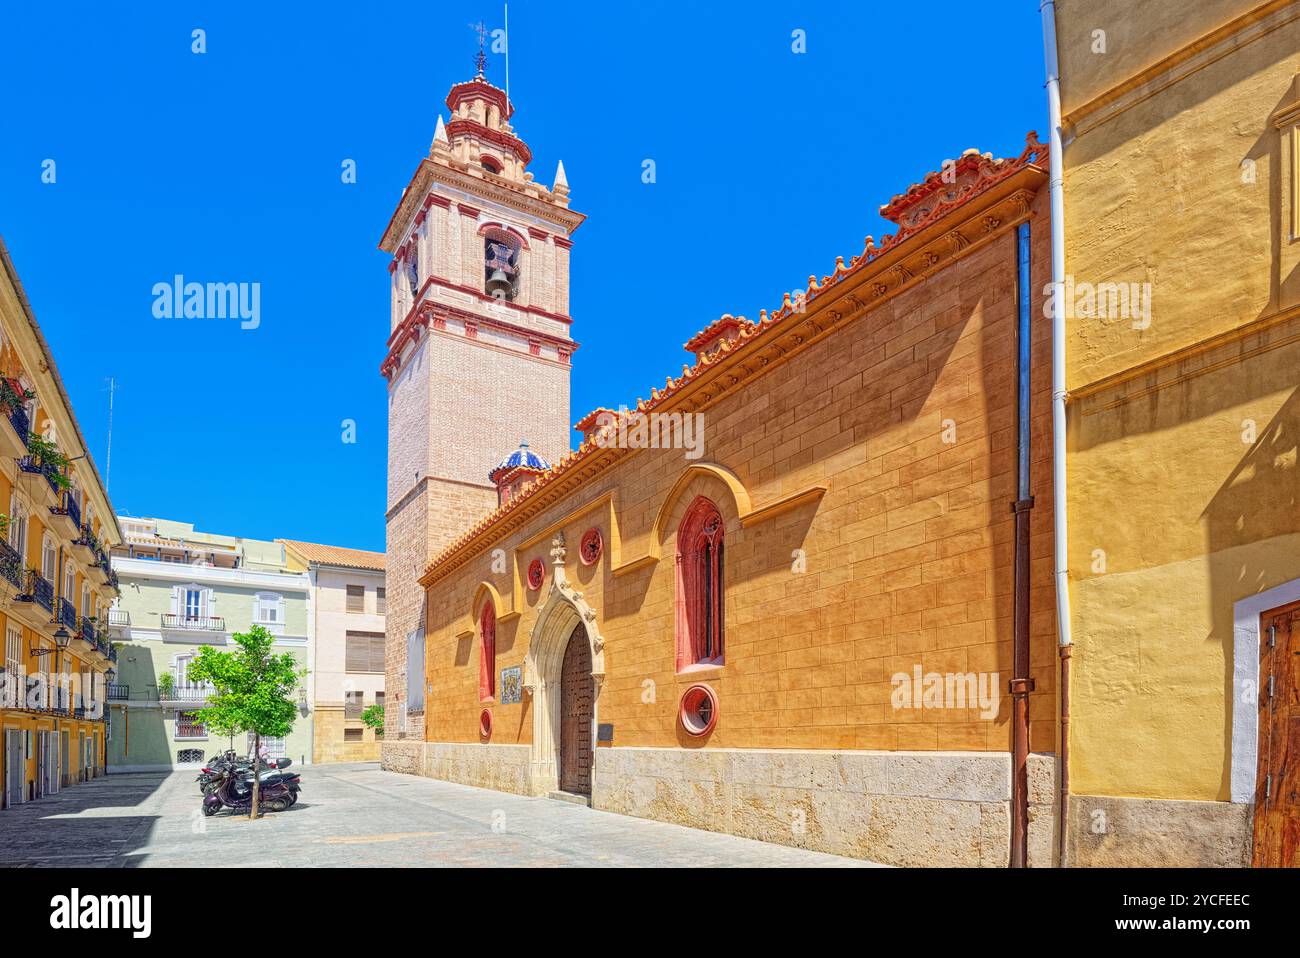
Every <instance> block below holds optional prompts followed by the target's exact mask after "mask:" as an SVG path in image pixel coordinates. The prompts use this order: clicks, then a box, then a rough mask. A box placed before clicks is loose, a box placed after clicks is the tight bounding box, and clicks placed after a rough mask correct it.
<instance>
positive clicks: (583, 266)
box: [0, 0, 1046, 549]
mask: <svg viewBox="0 0 1300 958" xmlns="http://www.w3.org/2000/svg"><path fill="white" fill-rule="evenodd" d="M289 6H291V5H287V4H286V5H280V4H267V3H258V4H254V3H244V2H235V3H230V4H223V5H220V7H218V5H215V4H212V5H209V4H203V5H200V4H195V3H169V4H153V5H151V4H143V3H142V4H133V5H128V6H126V7H123V8H118V9H111V8H108V7H105V6H104V5H102V4H94V5H89V4H87V5H84V6H79V5H78V4H65V5H60V6H59V7H58V8H57V9H54V8H50V7H48V6H44V7H43V6H42V5H38V4H23V5H18V6H16V7H14V8H13V9H11V10H10V11H9V12H8V13H7V14H6V18H5V19H6V26H5V30H4V31H3V33H0V88H2V89H4V91H5V97H4V99H5V107H6V114H7V115H6V117H5V120H4V127H3V134H2V136H3V144H2V146H0V234H3V236H4V239H5V242H6V244H7V245H8V247H9V251H10V255H11V256H12V257H13V260H14V262H15V264H16V266H17V268H18V272H19V276H20V277H21V278H22V280H23V283H24V285H25V287H26V290H27V294H28V297H29V299H30V300H31V302H32V305H33V308H34V310H35V312H36V316H37V319H38V320H39V322H40V323H41V326H42V328H43V329H44V331H45V334H46V336H47V337H48V339H49V341H50V343H51V345H52V348H53V350H54V354H55V359H56V361H57V363H58V364H59V368H60V371H61V373H62V375H63V377H64V380H65V382H66V383H67V386H68V389H69V392H70V393H71V395H72V400H73V404H74V407H75V409H76V412H77V415H78V418H79V420H80V422H81V426H82V429H83V431H84V432H85V434H86V436H87V439H88V441H89V442H90V444H91V446H92V450H93V455H94V458H95V460H96V462H97V463H98V465H99V467H100V471H101V473H103V471H104V468H105V449H106V441H107V426H108V391H107V378H108V377H109V376H113V377H115V378H116V381H117V384H118V391H117V393H116V403H115V409H114V419H113V450H112V473H111V493H112V497H113V500H114V504H115V505H116V507H117V509H118V511H119V512H123V513H126V514H131V515H161V516H166V517H168V518H174V519H181V520H187V521H193V522H194V523H196V524H197V525H198V526H199V527H200V528H201V529H204V530H206V531H211V532H221V533H226V534H232V535H245V536H254V537H259V538H275V537H286V538H295V539H308V540H316V541H321V542H329V543H334V544H339V545H347V546H354V547H358V548H371V549H382V548H383V547H384V509H385V502H384V499H385V471H386V453H385V446H386V422H385V395H386V393H385V382H384V380H383V378H382V377H381V376H380V375H379V372H378V367H379V363H380V361H381V360H382V359H383V357H384V342H385V339H386V338H387V335H388V302H387V299H388V273H387V270H386V266H387V262H388V257H387V256H386V255H385V254H384V253H382V252H380V251H379V250H378V249H377V243H378V241H379V237H380V234H381V233H382V231H383V228H384V226H385V224H386V223H387V222H388V218H389V216H390V215H391V213H392V211H393V208H394V207H395V205H396V203H397V201H398V199H399V197H400V194H401V191H402V189H403V187H405V185H406V184H407V182H408V180H409V178H410V175H411V173H412V172H413V170H414V168H415V166H416V164H417V163H418V162H419V160H420V158H421V157H422V156H423V155H425V153H426V152H427V151H428V147H429V141H430V140H431V138H432V136H433V129H434V124H435V120H436V116H437V114H438V112H439V111H442V112H443V113H444V115H445V113H446V107H445V105H444V102H443V101H444V98H445V97H446V93H447V90H448V88H449V87H450V86H451V84H452V83H454V82H456V81H459V80H463V79H467V78H468V77H470V76H471V75H472V74H473V54H474V53H475V52H476V40H475V37H474V34H473V33H472V31H471V30H470V28H469V26H468V24H470V23H471V22H475V21H478V20H480V19H482V20H484V21H485V22H486V24H487V26H488V27H489V28H494V27H499V26H501V25H502V6H501V4H500V3H460V2H440V3H435V4H404V5H400V6H397V7H393V6H385V5H378V4H369V5H368V4H358V3H348V4H338V5H335V4H330V3H318V4H313V5H311V6H306V5H302V6H301V8H300V9H298V10H293V11H291V10H288V9H283V8H284V7H289ZM293 6H297V5H293ZM810 6H812V5H805V4H796V3H793V2H790V3H784V4H775V3H753V2H750V3H741V2H737V3H706V4H689V5H688V4H667V3H654V2H639V3H635V4H610V3H587V2H583V3H561V2H555V0H551V2H542V0H516V2H514V3H511V4H510V10H509V15H510V41H511V43H510V94H511V99H512V100H513V101H514V103H515V108H516V114H515V117H514V120H513V124H514V126H515V129H516V131H517V132H518V133H519V135H520V136H522V137H523V139H525V140H526V141H527V142H528V144H529V146H530V147H531V149H532V151H533V155H534V160H533V163H532V165H531V166H530V169H531V170H532V172H533V173H534V175H535V176H536V177H537V179H538V180H540V181H542V182H544V183H546V184H548V185H549V184H550V182H551V179H552V177H553V176H554V173H555V165H556V161H557V160H561V159H562V160H563V161H564V165H565V170H566V172H567V174H568V180H569V183H570V186H571V189H572V206H573V208H575V209H577V210H580V211H582V212H584V213H586V214H588V216H589V219H588V221H587V222H586V223H585V224H584V225H583V226H582V228H581V229H579V230H578V232H577V233H576V234H575V237H574V240H575V245H574V249H573V272H572V290H571V306H572V314H573V317H574V325H573V335H574V337H575V339H577V340H578V342H579V343H581V348H580V349H579V350H578V352H577V353H576V354H575V356H574V367H573V405H572V409H571V414H572V416H571V418H572V419H573V420H576V419H577V418H578V417H579V416H581V415H582V414H583V413H585V412H587V411H588V410H590V409H592V408H594V407H596V406H598V405H606V406H615V407H616V406H617V405H618V404H619V403H628V404H632V403H634V402H635V400H636V398H637V397H638V396H648V395H649V392H650V389H651V387H653V386H656V385H662V384H663V381H664V377H665V376H666V375H668V374H670V373H672V374H677V373H680V371H681V366H682V363H683V362H684V361H686V360H687V359H688V358H689V357H688V355H687V354H686V353H685V352H684V351H683V350H682V348H681V344H682V343H683V342H685V341H686V340H687V339H688V338H689V337H690V336H691V335H692V334H693V333H694V332H696V331H697V330H698V329H700V328H701V327H703V326H705V325H707V324H708V323H709V322H711V321H713V320H714V319H716V318H717V317H718V316H720V315H721V314H722V313H725V312H730V313H734V314H737V315H740V314H743V315H746V316H749V317H751V318H756V317H757V314H758V310H759V309H760V308H768V309H771V308H774V307H776V306H777V305H779V303H780V299H781V293H782V291H783V290H787V289H792V288H794V287H796V286H801V285H803V284H804V283H806V281H807V277H808V275H809V274H810V273H816V274H817V275H818V276H820V275H822V274H824V273H827V272H829V271H830V270H831V268H832V267H833V266H834V262H835V257H836V256H837V255H844V256H845V257H846V259H847V258H848V257H849V256H851V255H853V254H855V253H857V252H859V251H860V250H861V247H862V240H863V237H864V236H865V235H866V234H868V233H870V234H872V235H874V236H876V237H877V238H879V237H880V236H882V235H884V234H885V233H887V232H891V231H892V230H891V228H890V227H889V225H888V224H886V223H884V222H883V221H882V220H880V218H879V217H878V215H877V213H876V211H877V209H878V208H879V206H880V204H882V203H884V202H886V201H888V200H889V198H890V197H891V196H892V195H893V194H894V193H897V192H899V191H901V190H903V189H905V188H906V187H907V186H908V185H909V184H911V183H912V182H914V181H916V180H917V179H919V178H920V177H922V176H923V175H924V174H925V173H926V172H927V171H929V170H933V169H938V168H939V165H940V164H941V162H942V161H943V160H944V159H945V158H947V157H956V156H957V155H958V154H959V153H960V151H961V150H963V149H964V148H966V147H971V146H974V147H978V148H979V149H980V150H988V151H991V152H993V153H995V154H997V155H1014V154H1017V153H1019V152H1020V150H1021V148H1022V146H1023V143H1024V136H1025V133H1026V132H1027V131H1028V130H1030V129H1036V130H1038V131H1039V132H1040V133H1042V134H1043V135H1044V136H1045V135H1046V105H1045V99H1044V95H1043V90H1042V81H1043V64H1042V43H1041V38H1040V34H1039V18H1038V5H1037V3H1034V2H1028V0H1026V2H1021V3H1016V4H1012V3H1009V2H1004V3H999V4H997V5H996V9H995V8H991V7H988V6H985V7H981V8H979V9H980V11H981V12H980V13H979V14H978V15H972V8H971V6H970V5H969V4H968V3H956V2H938V3H935V4H931V5H927V6H926V7H925V8H924V10H923V12H922V11H921V10H920V9H919V8H917V7H915V6H914V5H908V4H877V3H862V2H856V3H841V2H836V3H818V4H816V5H815V10H812V9H804V8H805V7H810ZM989 14H995V15H989ZM195 28H202V29H204V30H205V31H206V36H207V52H206V53H204V54H202V55H197V54H194V53H192V52H191V31H192V30H194V29H195ZM794 30H803V31H805V35H806V47H807V48H806V52H805V53H801V54H798V53H795V52H793V51H792V39H791V36H792V32H793V31H794ZM488 78H489V79H490V80H492V81H493V82H494V83H497V84H498V85H504V82H505V75H504V63H503V58H502V57H501V56H499V55H495V56H492V57H491V58H490V63H489V68H488ZM46 159H53V160H54V161H55V164H56V166H55V172H56V177H57V179H56V182H55V183H53V184H46V183H42V181H41V173H42V163H43V161H45V160H46ZM345 159H353V160H355V161H356V166H357V182H356V183H355V184H344V183H343V182H342V181H341V177H340V172H341V164H342V163H343V161H344V160H345ZM645 159H653V160H654V161H655V167H656V174H657V178H656V182H655V183H653V184H645V183H643V182H642V179H641V172H642V163H643V161H644V160H645ZM177 273H181V274H184V275H185V277H186V278H187V279H190V280H197V281H200V282H247V283H253V282H257V283H260V284H261V324H260V326H259V327H258V328H257V329H255V330H242V329H241V328H240V325H239V323H238V322H237V321H231V320H224V321H223V320H178V319H157V318H155V317H154V315H153V312H152V306H153V296H152V293H151V290H152V287H153V285H154V284H155V283H158V282H170V281H171V278H172V277H173V276H174V275H175V274H177ZM347 419H351V420H354V421H355V422H356V438H357V441H356V442H355V443H353V444H346V443H344V442H343V441H342V434H343V427H342V423H343V421H344V420H347ZM518 438H519V437H516V436H507V435H503V436H502V437H501V443H500V445H501V450H502V454H504V453H505V452H506V451H508V450H509V449H511V448H513V446H514V444H515V443H516V441H517V440H518Z"/></svg>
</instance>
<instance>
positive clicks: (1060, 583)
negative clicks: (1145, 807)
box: [1039, 0, 1073, 867]
mask: <svg viewBox="0 0 1300 958" xmlns="http://www.w3.org/2000/svg"><path fill="white" fill-rule="evenodd" d="M1039 10H1040V12H1041V13H1042V17H1043V54H1044V59H1045V61H1046V66H1047V114H1048V150H1049V151H1050V155H1049V163H1050V168H1049V174H1048V182H1049V186H1048V190H1049V193H1048V198H1049V200H1050V202H1051V211H1052V224H1051V230H1052V237H1051V239H1052V511H1053V517H1052V518H1053V520H1054V521H1053V523H1052V527H1053V530H1054V538H1055V548H1054V552H1055V557H1056V566H1055V567H1056V574H1055V577H1054V578H1055V580H1056V623H1057V625H1056V627H1057V637H1058V643H1059V652H1060V669H1061V671H1060V683H1059V686H1060V691H1059V693H1058V695H1059V715H1058V722H1059V728H1060V735H1061V741H1060V746H1059V754H1058V762H1057V772H1058V775H1057V777H1058V782H1057V788H1058V793H1059V795H1058V804H1057V820H1056V821H1057V863H1058V865H1060V866H1062V867H1064V866H1066V865H1068V864H1069V861H1068V859H1069V848H1068V845H1069V821H1068V818H1069V810H1070V658H1071V653H1072V652H1073V644H1072V642H1073V640H1072V639H1071V636H1070V573H1069V566H1070V563H1069V551H1068V544H1069V543H1068V537H1067V535H1066V526H1067V523H1066V505H1067V502H1068V500H1067V499H1066V469H1065V466H1066V463H1065V396H1066V394H1065V286H1064V284H1065V200H1064V197H1063V195H1062V194H1063V193H1064V189H1065V174H1064V167H1065V163H1064V156H1063V155H1062V152H1063V151H1062V146H1061V77H1060V69H1059V67H1058V65H1057V59H1056V4H1055V2H1054V0H1041V3H1040V5H1039Z"/></svg>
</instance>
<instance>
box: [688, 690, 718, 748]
mask: <svg viewBox="0 0 1300 958" xmlns="http://www.w3.org/2000/svg"><path fill="white" fill-rule="evenodd" d="M680 718H681V722H682V728H684V729H685V730H686V734H687V735H694V736H700V735H708V734H709V733H710V732H712V731H713V726H715V725H716V724H718V696H717V694H716V693H715V692H714V691H713V689H711V688H709V687H708V686H707V685H692V686H691V687H690V688H688V689H687V690H686V691H685V692H683V693H682V706H681V713H680Z"/></svg>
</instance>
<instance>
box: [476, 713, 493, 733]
mask: <svg viewBox="0 0 1300 958" xmlns="http://www.w3.org/2000/svg"><path fill="white" fill-rule="evenodd" d="M478 734H479V735H481V736H483V737H484V738H491V737H492V710H491V709H484V710H483V711H482V712H480V713H479V716H478Z"/></svg>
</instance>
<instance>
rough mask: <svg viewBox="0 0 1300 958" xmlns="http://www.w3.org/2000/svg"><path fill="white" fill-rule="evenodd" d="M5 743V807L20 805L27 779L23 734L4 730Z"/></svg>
mask: <svg viewBox="0 0 1300 958" xmlns="http://www.w3.org/2000/svg"><path fill="white" fill-rule="evenodd" d="M4 743H5V807H6V808H12V807H13V806H14V805H21V804H22V802H23V798H24V797H25V796H24V795H23V792H24V790H25V785H26V778H27V757H26V755H25V754H24V752H25V749H24V743H23V733H22V732H21V731H8V730H6V732H5V736H4Z"/></svg>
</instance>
